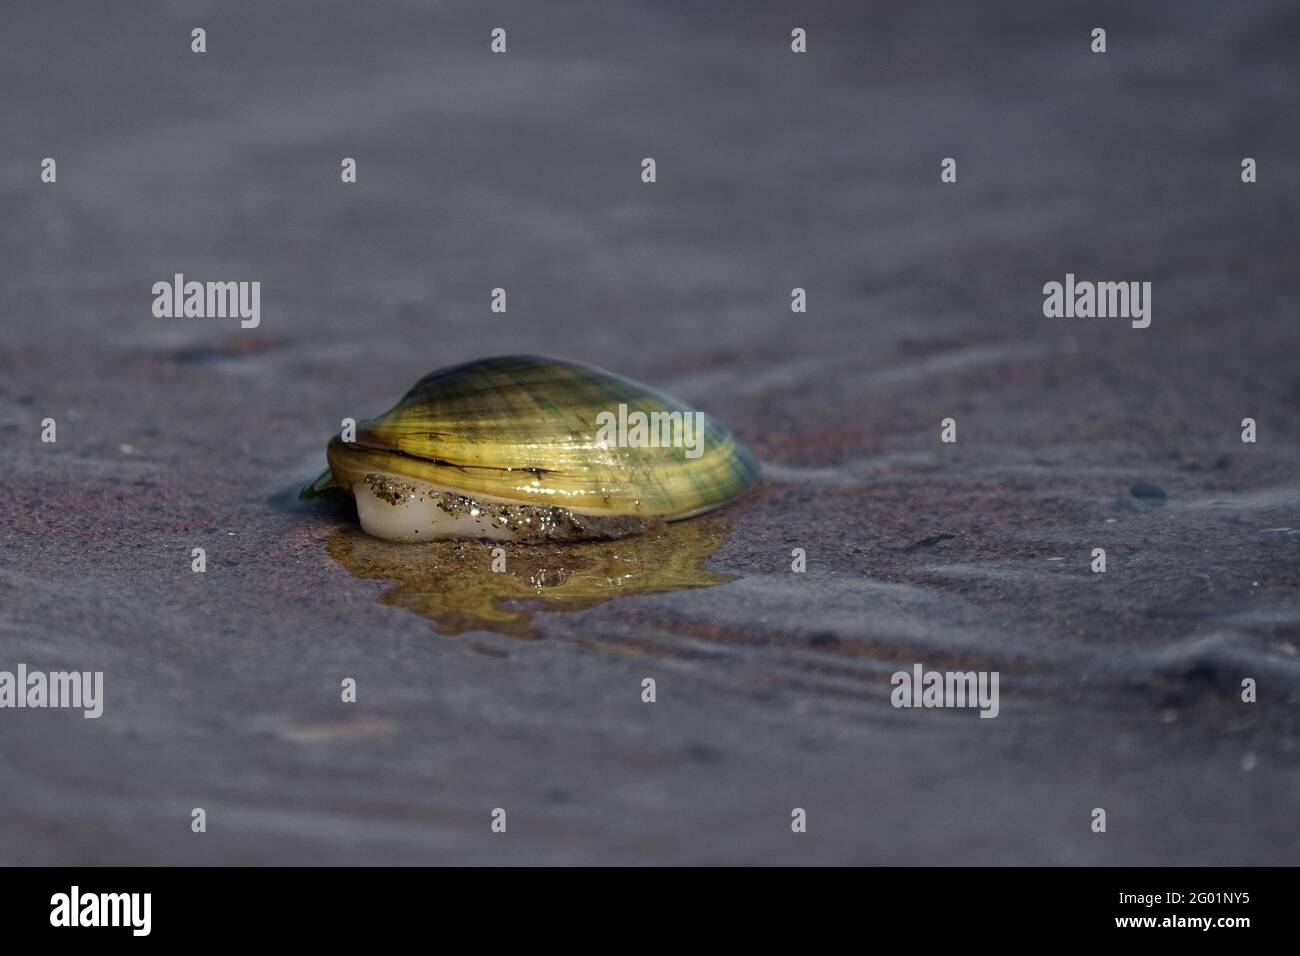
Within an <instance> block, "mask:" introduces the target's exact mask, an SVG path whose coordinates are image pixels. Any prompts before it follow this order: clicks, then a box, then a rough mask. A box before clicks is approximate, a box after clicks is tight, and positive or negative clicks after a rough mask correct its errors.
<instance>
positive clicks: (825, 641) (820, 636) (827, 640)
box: [809, 631, 840, 647]
mask: <svg viewBox="0 0 1300 956" xmlns="http://www.w3.org/2000/svg"><path fill="white" fill-rule="evenodd" d="M839 642H840V639H839V637H838V635H836V634H833V633H831V632H830V631H818V632H817V633H816V634H814V635H813V636H812V639H811V640H810V642H809V643H811V644H812V646H813V647H834V646H835V645H836V644H838V643H839Z"/></svg>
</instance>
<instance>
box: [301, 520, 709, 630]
mask: <svg viewBox="0 0 1300 956" xmlns="http://www.w3.org/2000/svg"><path fill="white" fill-rule="evenodd" d="M729 530H730V529H729V528H728V527H727V525H726V524H725V523H724V522H722V521H721V520H717V519H708V518H704V519H699V520H696V521H691V522H684V523H680V524H665V525H660V526H659V527H656V528H653V529H651V530H650V531H648V532H647V533H645V534H642V535H637V536H634V537H630V538H624V539H620V540H614V541H594V542H588V543H584V544H582V545H578V546H573V545H568V546H565V545H545V544H538V545H522V544H514V545H510V546H508V547H506V548H505V549H504V550H505V567H506V570H505V571H501V572H493V571H492V562H493V557H492V551H493V547H494V546H493V544H492V543H490V542H471V541H458V540H450V541H431V542H429V543H427V544H425V545H424V546H423V547H419V548H411V547H404V546H403V545H401V544H393V543H390V542H387V541H380V540H377V539H375V538H372V537H370V536H368V535H366V534H364V533H363V532H361V531H360V530H358V529H355V528H349V529H344V530H339V531H335V532H333V533H331V534H330V536H329V537H328V538H327V539H326V550H327V551H328V553H329V555H330V557H332V558H333V559H334V560H335V561H337V562H338V563H339V564H341V565H342V566H343V567H344V568H346V569H347V570H348V571H349V572H351V573H352V574H353V575H355V576H356V577H359V578H366V579H370V580H380V581H393V582H395V583H396V585H397V586H396V587H394V588H392V589H391V590H389V591H386V592H384V594H382V595H381V596H380V598H379V602H380V603H381V604H389V605H393V606H395V607H404V608H406V609H407V610H410V611H414V612H415V613H416V614H420V615H423V616H424V617H427V618H429V619H431V620H432V621H433V622H434V629H435V630H436V631H437V632H438V633H440V634H445V635H449V636H450V635H456V634H463V633H465V632H467V631H496V632H498V633H501V634H507V635H509V636H511V637H519V638H534V637H538V636H539V635H538V633H537V631H536V630H535V629H534V627H533V623H532V613H531V609H530V608H529V606H528V605H529V603H530V602H531V603H533V604H535V605H536V607H537V608H539V609H541V610H546V611H582V610H586V609H587V608H592V607H596V606H597V605H599V604H603V603H605V602H606V601H610V600H613V599H615V598H620V597H630V596H633V595H639V594H658V593H662V592H665V591H676V590H679V589H681V588H701V587H711V586H712V585H715V584H723V583H725V582H727V581H731V580H733V579H734V576H733V575H729V574H722V573H720V572H717V571H710V570H708V569H706V568H705V567H704V564H705V562H706V561H707V560H708V559H709V557H710V556H711V555H712V554H713V552H714V551H715V550H717V548H718V546H719V545H721V544H722V542H723V541H724V540H725V539H726V537H727V535H728V533H729ZM498 547H499V545H498Z"/></svg>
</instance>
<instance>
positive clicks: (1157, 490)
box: [1129, 481, 1169, 508]
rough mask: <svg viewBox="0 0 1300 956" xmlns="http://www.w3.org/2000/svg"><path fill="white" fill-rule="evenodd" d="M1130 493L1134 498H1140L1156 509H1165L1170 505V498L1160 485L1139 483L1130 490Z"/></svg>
mask: <svg viewBox="0 0 1300 956" xmlns="http://www.w3.org/2000/svg"><path fill="white" fill-rule="evenodd" d="M1129 493H1130V494H1131V495H1133V497H1134V498H1139V499H1141V500H1142V501H1145V502H1146V503H1147V504H1149V505H1151V506H1152V507H1155V508H1163V507H1164V506H1165V505H1167V504H1168V503H1169V496H1168V495H1167V494H1165V490H1164V489H1163V488H1161V487H1160V486H1159V485H1152V484H1148V483H1147V482H1145V481H1138V482H1135V483H1134V484H1133V487H1132V488H1130V489H1129Z"/></svg>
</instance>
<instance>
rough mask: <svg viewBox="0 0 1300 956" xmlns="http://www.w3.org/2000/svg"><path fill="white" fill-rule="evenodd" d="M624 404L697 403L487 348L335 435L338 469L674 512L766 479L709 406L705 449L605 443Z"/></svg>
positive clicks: (494, 495) (712, 503) (587, 370)
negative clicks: (347, 436)
mask: <svg viewBox="0 0 1300 956" xmlns="http://www.w3.org/2000/svg"><path fill="white" fill-rule="evenodd" d="M620 405H625V406H626V408H627V413H628V414H629V415H631V413H633V412H637V411H640V412H644V413H646V415H647V416H649V415H651V414H652V413H666V414H671V413H681V415H683V416H685V415H688V414H689V415H692V416H694V414H695V410H694V409H690V408H688V407H687V406H685V405H683V404H682V403H681V402H678V401H675V400H673V399H671V398H669V397H667V396H666V395H663V394H661V393H659V392H656V391H654V390H652V389H650V388H648V387H646V386H644V385H640V384H638V383H636V382H632V381H629V380H628V379H625V378H622V377H620V376H618V375H614V374H612V373H610V372H606V371H603V370H601V369H598V368H593V367H592V366H590V365H583V364H581V363H578V362H568V361H564V360H561V359H553V358H543V357H538V356H532V355H513V356H503V357H499V358H488V359H481V360H479V361H475V362H469V363H467V364H465V365H458V366H455V367H452V368H447V369H443V370H441V371H437V372H431V373H430V374H428V375H426V376H425V377H424V378H422V379H420V381H419V382H417V383H416V384H415V386H414V387H413V388H412V389H411V390H410V391H409V392H407V393H406V395H405V396H404V397H403V398H402V400H401V401H400V402H398V403H397V405H396V406H394V407H393V408H392V409H391V410H389V411H388V412H385V413H384V414H383V415H380V416H379V417H378V418H374V419H371V420H369V421H365V422H362V423H360V424H359V425H358V426H357V432H356V440H355V441H354V442H344V441H342V440H341V439H340V438H338V437H335V438H334V439H333V440H332V441H331V442H330V444H329V447H328V449H327V453H328V457H329V465H330V473H331V476H332V479H333V483H334V484H337V485H339V486H342V487H343V488H351V487H352V485H353V484H354V483H356V482H357V481H359V480H362V479H363V478H364V476H365V475H366V474H373V473H382V474H391V475H399V476H404V477H407V478H412V479H416V480H419V481H423V482H427V483H428V484H431V485H434V486H436V487H439V488H442V489H445V490H449V491H455V492H458V493H460V494H463V495H466V496H469V497H474V498H483V499H489V500H491V499H495V500H500V501H508V502H517V503H522V504H529V505H538V506H558V507H561V508H566V509H569V510H571V511H577V512H585V513H591V514H602V515H636V516H640V517H644V518H652V517H663V518H667V519H669V520H672V519H676V518H685V517H689V516H691V515H695V514H699V513H701V512H704V511H708V510H710V509H712V508H716V507H718V506H719V505H722V504H724V503H726V502H728V501H731V500H733V499H735V498H737V497H739V496H740V495H742V494H744V493H745V492H746V491H748V490H749V489H750V488H752V487H753V486H754V485H755V484H756V483H757V481H758V464H757V462H756V461H755V459H754V456H753V454H752V453H751V452H750V450H749V449H748V448H747V447H746V446H745V445H744V443H743V442H741V441H740V440H739V439H738V438H737V437H736V436H735V435H733V434H732V433H731V431H730V430H729V429H728V428H727V427H726V426H725V425H723V424H722V423H720V422H718V421H716V420H714V419H712V418H710V417H708V416H707V415H704V416H703V417H702V425H703V430H702V435H703V439H702V445H701V451H700V454H699V456H698V457H693V458H692V457H687V455H686V454H685V449H683V448H682V447H680V444H679V445H678V446H676V447H673V446H669V447H663V446H659V447H644V446H643V447H623V446H620V445H619V444H618V443H616V442H614V443H611V442H605V443H604V444H602V443H601V441H600V435H601V424H602V423H606V424H607V423H608V422H609V418H608V417H602V418H600V419H598V416H600V414H601V413H602V412H607V413H610V414H611V415H614V416H617V415H618V412H619V406H620ZM691 421H692V422H694V421H696V419H695V418H694V417H692V419H691ZM605 435H606V436H608V435H609V432H608V430H606V431H605ZM324 477H325V476H322V479H323V478H324ZM323 484H324V483H323V482H319V481H318V482H317V483H315V484H314V485H312V486H309V487H308V488H307V489H304V494H307V493H308V492H312V491H319V490H321V488H322V487H323Z"/></svg>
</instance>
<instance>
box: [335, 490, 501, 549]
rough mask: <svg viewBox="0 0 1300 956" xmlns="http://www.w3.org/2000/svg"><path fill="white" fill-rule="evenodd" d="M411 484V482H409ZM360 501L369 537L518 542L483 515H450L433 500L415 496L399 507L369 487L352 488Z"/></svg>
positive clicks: (364, 525)
mask: <svg viewBox="0 0 1300 956" xmlns="http://www.w3.org/2000/svg"><path fill="white" fill-rule="evenodd" d="M406 480H409V479H406ZM352 494H353V496H354V497H355V498H356V499H357V517H358V518H359V519H361V527H362V528H364V529H365V531H366V533H367V534H371V535H374V536H375V537H376V538H383V539H384V540H386V541H430V540H434V541H436V540H438V539H440V538H478V539H481V540H489V541H515V540H518V538H517V536H516V535H515V533H514V532H513V531H511V530H510V529H509V528H506V527H502V526H501V525H497V524H494V523H493V521H492V520H491V518H490V517H489V516H488V515H487V514H486V513H485V512H483V511H480V510H477V509H475V510H471V511H467V512H465V513H464V514H448V513H447V512H446V511H445V510H443V509H442V508H440V507H438V505H437V503H436V502H435V500H434V499H433V498H432V497H429V496H425V495H420V494H418V493H417V494H415V495H411V496H408V497H405V498H403V499H402V500H401V501H399V502H397V503H396V504H394V503H392V502H390V501H387V500H385V499H383V498H380V497H379V496H378V495H376V494H375V493H374V491H373V490H372V489H371V488H370V486H369V485H368V484H366V483H365V482H364V481H359V482H357V483H356V484H355V485H353V486H352Z"/></svg>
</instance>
